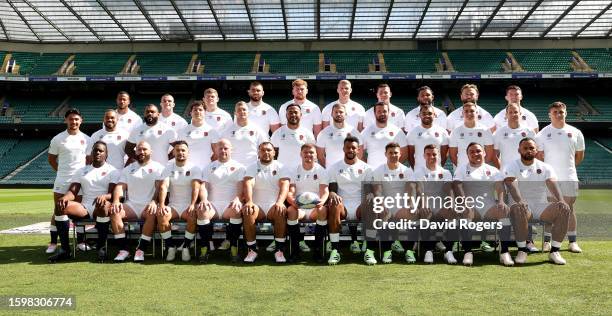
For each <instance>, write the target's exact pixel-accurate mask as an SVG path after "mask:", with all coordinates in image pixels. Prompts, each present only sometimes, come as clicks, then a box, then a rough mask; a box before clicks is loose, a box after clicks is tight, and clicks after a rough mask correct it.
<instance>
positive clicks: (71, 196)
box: [49, 141, 119, 262]
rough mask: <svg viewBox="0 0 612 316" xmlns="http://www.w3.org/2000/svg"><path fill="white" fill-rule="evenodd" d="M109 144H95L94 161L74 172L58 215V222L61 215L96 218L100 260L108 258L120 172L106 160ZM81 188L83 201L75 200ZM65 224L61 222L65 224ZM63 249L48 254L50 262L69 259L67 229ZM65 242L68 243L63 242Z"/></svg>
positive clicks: (92, 154) (63, 237)
mask: <svg viewBox="0 0 612 316" xmlns="http://www.w3.org/2000/svg"><path fill="white" fill-rule="evenodd" d="M106 153H107V149H106V144H105V143H104V142H101V141H97V142H95V143H94V145H93V146H92V151H91V157H92V164H91V165H87V166H85V167H83V168H81V169H79V171H78V172H77V173H76V174H75V176H74V178H73V180H72V184H71V185H70V189H69V190H68V192H66V194H65V195H64V196H62V197H61V198H60V199H59V201H58V206H59V214H60V215H59V216H56V223H57V222H59V221H62V220H63V219H59V220H58V218H59V217H63V218H65V217H67V216H70V217H73V218H95V219H96V229H97V231H98V242H97V248H98V260H99V261H100V262H104V261H105V260H106V248H105V247H104V245H105V243H106V237H107V236H108V222H109V221H110V219H109V218H108V211H109V209H110V202H109V201H110V199H111V192H113V189H114V188H115V184H116V183H117V180H119V171H118V170H117V169H115V167H113V166H111V165H110V164H108V163H106ZM81 190H82V193H83V194H82V195H83V199H82V202H81V203H79V202H76V201H75V199H76V197H77V196H78V195H79V191H81ZM62 224H64V223H61V224H60V225H62ZM59 237H60V240H61V241H62V248H61V249H60V251H59V252H58V253H57V254H55V255H53V256H51V257H49V261H50V262H56V261H59V260H63V259H68V258H70V247H69V245H68V240H69V237H68V230H64V229H62V231H61V234H60V236H59ZM64 242H66V243H65V244H64Z"/></svg>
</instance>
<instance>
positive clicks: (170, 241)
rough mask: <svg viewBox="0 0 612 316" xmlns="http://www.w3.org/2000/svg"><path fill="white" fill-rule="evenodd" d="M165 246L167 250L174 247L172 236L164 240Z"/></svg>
mask: <svg viewBox="0 0 612 316" xmlns="http://www.w3.org/2000/svg"><path fill="white" fill-rule="evenodd" d="M164 246H166V249H168V248H172V247H174V239H172V236H171V237H169V238H166V239H164Z"/></svg>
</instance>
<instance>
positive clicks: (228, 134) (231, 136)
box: [221, 101, 268, 166]
mask: <svg viewBox="0 0 612 316" xmlns="http://www.w3.org/2000/svg"><path fill="white" fill-rule="evenodd" d="M234 118H235V120H236V122H235V123H231V124H230V126H229V127H228V128H227V129H226V130H225V131H223V132H222V133H221V138H225V139H227V140H229V141H230V142H231V143H232V148H233V149H232V156H233V157H234V160H236V161H237V162H238V163H240V164H241V165H243V166H248V165H250V164H251V163H253V161H256V160H257V147H258V146H259V144H261V143H263V142H265V141H268V134H264V133H263V132H262V131H261V129H259V127H257V125H255V124H253V123H251V122H250V121H249V108H248V107H247V104H246V103H244V102H243V101H239V102H238V103H236V106H235V107H234Z"/></svg>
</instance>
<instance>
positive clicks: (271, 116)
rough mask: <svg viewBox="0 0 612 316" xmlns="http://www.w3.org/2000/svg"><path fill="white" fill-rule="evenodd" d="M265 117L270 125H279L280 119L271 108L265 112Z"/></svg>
mask: <svg viewBox="0 0 612 316" xmlns="http://www.w3.org/2000/svg"><path fill="white" fill-rule="evenodd" d="M266 115H268V119H269V120H270V124H279V123H280V119H279V118H278V113H276V111H275V110H274V109H273V108H272V107H270V109H269V110H268V112H266Z"/></svg>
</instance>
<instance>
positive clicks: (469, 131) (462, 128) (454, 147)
mask: <svg viewBox="0 0 612 316" xmlns="http://www.w3.org/2000/svg"><path fill="white" fill-rule="evenodd" d="M462 110H463V115H462V116H463V124H461V125H459V126H457V127H456V128H455V129H454V130H453V132H452V133H451V136H450V140H449V142H448V145H449V149H448V151H449V156H450V159H451V161H452V162H453V165H455V167H459V166H461V165H464V164H467V163H468V155H467V151H466V149H467V146H468V144H470V143H473V142H475V143H478V144H481V145H482V146H483V148H484V150H485V153H486V155H485V157H486V158H487V162H489V161H490V162H492V163H493V165H495V166H499V160H498V159H497V156H496V155H495V151H494V149H493V135H492V134H491V131H489V129H488V128H487V127H485V126H484V125H482V124H480V122H479V121H478V112H477V111H478V106H477V105H476V104H474V103H471V102H468V103H465V104H464V105H463V108H462Z"/></svg>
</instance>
